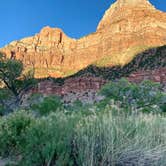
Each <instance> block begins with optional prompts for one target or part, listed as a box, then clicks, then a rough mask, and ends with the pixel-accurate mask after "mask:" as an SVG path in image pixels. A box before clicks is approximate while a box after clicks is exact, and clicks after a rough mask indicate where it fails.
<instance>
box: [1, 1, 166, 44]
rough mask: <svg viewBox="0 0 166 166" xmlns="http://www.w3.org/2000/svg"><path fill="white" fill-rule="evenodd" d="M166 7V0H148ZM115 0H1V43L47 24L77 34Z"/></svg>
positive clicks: (88, 27) (90, 26) (94, 23)
mask: <svg viewBox="0 0 166 166" xmlns="http://www.w3.org/2000/svg"><path fill="white" fill-rule="evenodd" d="M150 1H151V3H152V4H153V5H155V6H156V8H158V9H160V10H162V11H166V0H150ZM113 2H115V0H1V3H0V23H1V24H0V47H2V46H4V45H6V44H8V43H9V42H11V41H13V40H18V39H21V38H23V37H27V36H32V35H34V34H36V33H38V32H39V31H40V29H41V28H42V27H44V26H46V25H49V26H51V27H59V28H61V29H62V30H63V31H64V32H65V33H66V34H67V35H68V36H70V37H73V38H80V37H82V36H84V35H86V34H89V33H91V32H94V31H95V30H96V27H97V24H98V22H99V21H100V19H101V18H102V16H103V14H104V12H105V10H106V9H108V8H109V6H110V4H112V3H113Z"/></svg>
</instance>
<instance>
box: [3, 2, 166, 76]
mask: <svg viewBox="0 0 166 166" xmlns="http://www.w3.org/2000/svg"><path fill="white" fill-rule="evenodd" d="M165 44H166V13H164V12H161V11H158V10H157V9H155V7H154V6H152V5H151V4H150V2H149V1H147V0H133V1H130V0H126V1H124V0H117V1H116V2H115V3H114V4H113V5H111V7H110V8H109V9H108V10H107V11H106V13H105V14H104V16H103V18H102V20H101V21H100V23H99V25H98V27H97V30H96V32H94V33H92V34H89V35H87V36H85V37H83V38H81V39H78V40H76V39H72V38H70V37H68V36H67V35H66V34H65V33H64V32H63V31H62V30H61V29H58V28H50V27H44V28H43V29H42V30H41V31H40V33H38V34H36V35H35V36H32V37H28V38H24V39H21V40H19V41H14V42H12V43H10V44H9V45H7V46H5V47H4V48H2V49H0V51H1V52H3V53H4V54H5V55H6V56H7V57H8V58H16V59H19V60H21V61H22V62H23V63H24V66H25V69H26V70H28V69H31V68H34V69H35V77H36V78H46V77H55V78H58V77H66V76H69V75H72V74H75V73H77V72H78V71H79V70H82V69H84V68H86V67H87V66H89V65H92V64H94V65H97V66H99V67H112V66H119V65H120V66H124V65H125V64H127V63H129V62H130V61H131V60H132V59H133V58H134V57H135V56H136V55H137V54H138V53H140V52H143V51H144V50H146V49H148V48H152V47H158V46H162V45H165Z"/></svg>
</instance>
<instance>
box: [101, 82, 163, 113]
mask: <svg viewBox="0 0 166 166" xmlns="http://www.w3.org/2000/svg"><path fill="white" fill-rule="evenodd" d="M100 95H103V96H105V99H104V100H103V101H101V102H100V103H99V104H98V105H100V104H103V106H106V105H107V104H109V101H110V100H114V101H116V102H120V103H121V107H125V108H128V109H131V108H134V109H141V110H142V111H145V112H146V111H152V110H159V109H158V108H160V106H163V105H164V103H165V101H166V100H165V97H166V94H165V93H164V92H163V91H162V90H161V87H160V84H158V83H153V82H151V81H148V80H147V81H143V82H142V83H140V84H135V83H130V82H129V81H127V80H125V79H121V80H119V81H118V82H110V83H108V84H107V85H105V86H104V87H103V88H102V89H101V91H100ZM156 108H157V109H156Z"/></svg>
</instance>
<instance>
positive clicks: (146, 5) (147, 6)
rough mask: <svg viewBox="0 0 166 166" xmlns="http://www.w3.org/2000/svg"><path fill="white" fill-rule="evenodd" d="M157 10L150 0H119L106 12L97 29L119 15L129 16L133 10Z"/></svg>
mask: <svg viewBox="0 0 166 166" xmlns="http://www.w3.org/2000/svg"><path fill="white" fill-rule="evenodd" d="M135 10H137V11H144V10H156V9H155V7H154V6H153V5H152V4H151V3H150V2H149V1H148V0H117V1H116V2H115V3H114V4H112V5H111V6H110V8H109V9H108V10H107V11H106V12H105V14H104V16H103V18H102V20H101V21H100V23H99V25H98V27H97V30H101V29H103V28H104V27H106V26H107V25H108V23H113V22H114V20H117V17H118V18H120V19H122V18H128V15H129V14H131V13H132V12H133V11H135Z"/></svg>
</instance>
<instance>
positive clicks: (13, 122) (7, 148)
mask: <svg viewBox="0 0 166 166" xmlns="http://www.w3.org/2000/svg"><path fill="white" fill-rule="evenodd" d="M33 121H34V118H33V117H32V115H31V114H28V113H27V112H25V111H18V112H17V111H16V112H14V113H12V114H10V115H8V116H4V117H1V118H0V155H3V156H4V155H9V154H13V153H18V151H20V146H24V143H25V132H26V130H27V129H28V127H29V126H30V124H31V123H32V122H33Z"/></svg>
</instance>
